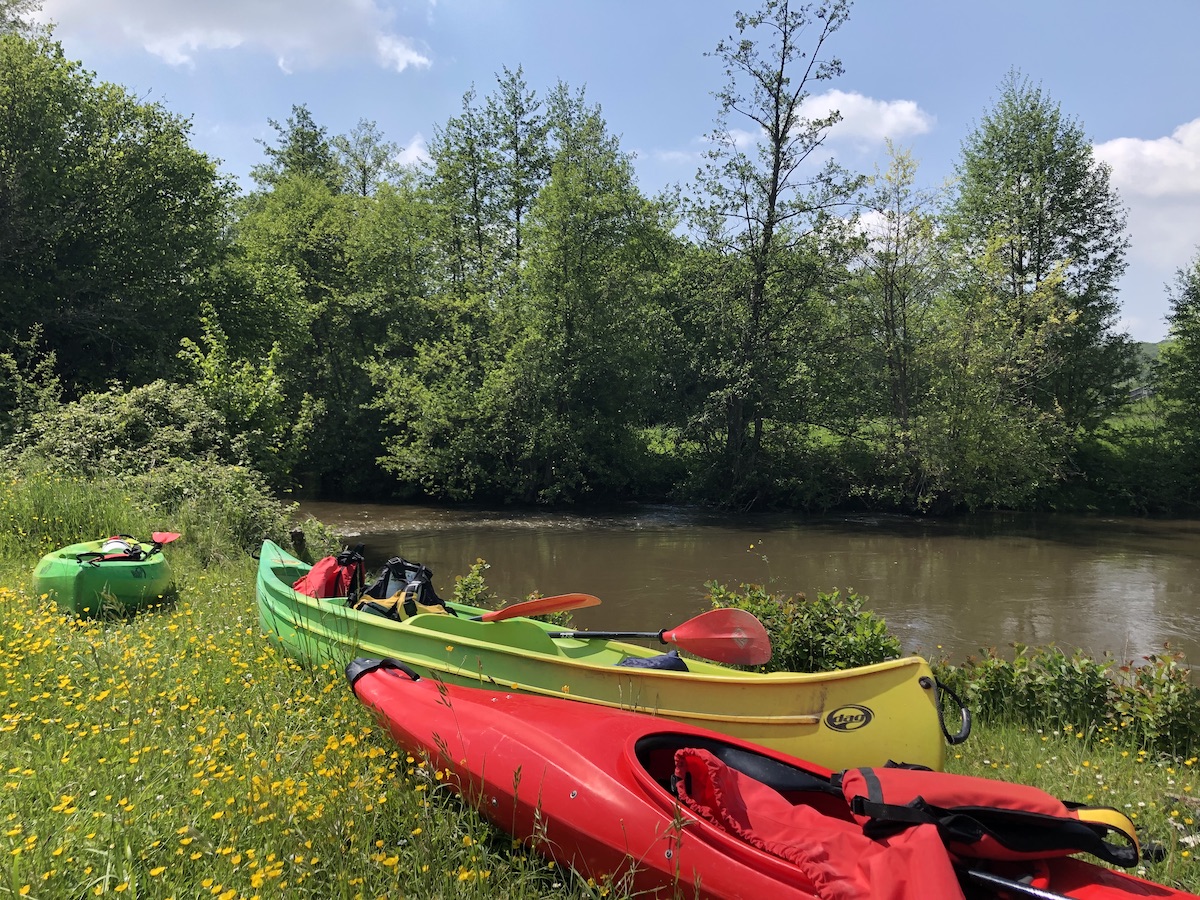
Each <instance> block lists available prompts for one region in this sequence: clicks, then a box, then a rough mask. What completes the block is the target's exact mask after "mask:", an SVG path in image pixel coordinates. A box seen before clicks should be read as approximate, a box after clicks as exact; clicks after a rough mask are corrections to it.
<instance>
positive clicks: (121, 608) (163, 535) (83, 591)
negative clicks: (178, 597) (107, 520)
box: [33, 532, 179, 617]
mask: <svg viewBox="0 0 1200 900" xmlns="http://www.w3.org/2000/svg"><path fill="white" fill-rule="evenodd" d="M178 537H179V535H178V534H175V533H173V532H155V533H154V535H153V538H152V540H150V541H139V540H137V539H136V538H133V537H130V536H129V535H123V534H122V535H114V536H113V537H109V538H102V539H100V540H95V541H84V542H83V543H80V544H71V545H69V546H67V547H61V548H59V549H58V550H54V551H53V552H51V553H47V554H46V555H45V556H43V557H42V558H41V560H40V561H39V562H38V564H37V566H36V567H35V568H34V570H33V590H34V591H35V593H37V594H38V595H41V596H48V597H50V598H52V599H53V600H54V601H55V602H56V603H57V604H58V605H59V606H60V607H61V608H62V609H64V610H66V611H67V612H71V613H74V614H75V615H77V616H84V617H86V616H96V615H99V614H100V613H101V612H105V611H108V612H126V611H132V610H136V609H141V608H143V607H145V606H149V605H150V604H152V603H158V602H162V601H163V600H166V599H170V598H171V597H173V596H174V594H175V576H174V575H173V574H172V573H171V566H170V564H169V563H168V562H167V559H166V557H165V556H163V552H162V548H163V545H164V544H167V543H169V542H171V541H173V540H175V539H176V538H178Z"/></svg>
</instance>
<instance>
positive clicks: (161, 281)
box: [0, 33, 232, 395]
mask: <svg viewBox="0 0 1200 900" xmlns="http://www.w3.org/2000/svg"><path fill="white" fill-rule="evenodd" d="M0 109H3V110H4V113H3V115H0V352H3V351H4V350H5V349H6V348H9V347H10V346H11V344H10V343H9V342H10V341H11V340H13V339H14V337H17V336H24V335H27V334H29V333H30V330H31V328H32V327H33V326H35V325H37V326H40V327H41V334H42V339H43V341H44V343H45V346H46V347H48V348H49V349H51V350H52V351H53V352H54V353H55V355H56V361H57V367H58V369H57V371H58V374H59V375H60V376H61V378H62V380H63V386H64V388H65V389H66V391H67V393H68V394H69V395H70V394H71V393H72V392H75V393H77V392H78V391H81V390H84V389H87V388H90V387H99V386H101V385H104V384H106V383H108V382H109V381H111V380H114V379H116V380H122V381H130V382H137V381H145V380H149V379H150V378H153V377H156V376H160V375H162V374H163V373H167V372H170V371H171V370H172V366H173V364H174V362H175V353H176V351H177V350H178V347H179V340H180V338H181V337H183V336H185V335H189V334H191V335H196V334H198V332H199V318H200V316H199V312H200V302H201V300H202V298H203V297H204V295H205V293H206V291H207V288H206V282H207V273H208V271H209V269H210V267H211V266H212V265H213V264H214V263H215V262H216V260H217V259H218V256H219V251H220V244H219V235H220V233H221V228H222V226H223V224H224V216H225V211H226V209H227V206H228V201H229V197H230V196H231V192H232V185H231V184H230V183H229V182H228V180H226V179H223V178H221V177H220V176H219V175H218V173H217V170H216V166H215V164H214V162H213V161H212V160H210V159H209V158H208V157H206V156H205V155H204V154H202V153H200V152H198V151H196V150H194V149H193V148H192V147H191V145H190V143H189V139H190V136H191V135H190V125H189V123H188V122H187V121H186V120H185V119H182V118H180V117H179V116H176V115H174V114H172V113H170V112H168V111H167V110H166V109H165V108H163V107H162V106H160V105H158V104H146V103H141V102H139V101H137V100H136V99H135V98H134V97H133V96H132V95H131V94H130V93H129V92H127V91H126V90H124V89H123V88H120V87H118V86H115V85H111V84H105V83H102V82H98V81H97V80H96V79H95V76H94V75H93V74H92V73H90V72H87V71H85V70H84V69H83V68H82V67H81V66H80V65H79V64H78V63H75V62H71V61H69V60H67V59H66V58H65V57H64V55H63V51H62V48H61V46H60V45H59V44H58V43H57V42H55V41H52V40H50V39H49V38H48V37H47V36H45V35H39V36H33V37H28V38H27V37H23V36H21V35H18V34H14V33H9V34H3V35H0Z"/></svg>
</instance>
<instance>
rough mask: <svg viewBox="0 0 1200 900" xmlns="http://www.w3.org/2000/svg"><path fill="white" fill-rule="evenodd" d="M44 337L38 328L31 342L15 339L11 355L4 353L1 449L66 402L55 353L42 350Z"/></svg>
mask: <svg viewBox="0 0 1200 900" xmlns="http://www.w3.org/2000/svg"><path fill="white" fill-rule="evenodd" d="M40 338H41V328H40V327H37V326H35V327H34V329H33V332H32V334H31V335H30V337H29V340H27V341H20V340H14V341H13V349H12V351H11V352H0V447H3V446H4V445H5V444H7V443H8V442H9V441H11V440H12V439H13V438H14V437H15V436H16V435H17V434H18V433H20V432H21V431H23V430H24V429H27V428H29V427H30V425H32V423H33V419H34V416H36V415H38V414H40V413H44V412H48V411H49V410H52V409H53V408H54V407H55V406H56V405H57V404H58V403H59V401H60V400H61V399H62V387H61V385H60V383H59V379H58V376H57V375H55V374H54V370H55V364H56V358H55V355H54V352H53V351H46V350H42V349H41V348H39V346H38V344H39V342H40Z"/></svg>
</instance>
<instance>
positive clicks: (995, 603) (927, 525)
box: [300, 502, 1200, 664]
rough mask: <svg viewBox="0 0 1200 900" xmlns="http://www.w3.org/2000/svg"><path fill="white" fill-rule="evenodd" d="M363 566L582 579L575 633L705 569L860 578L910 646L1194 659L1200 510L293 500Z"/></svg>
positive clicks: (800, 578) (626, 622)
mask: <svg viewBox="0 0 1200 900" xmlns="http://www.w3.org/2000/svg"><path fill="white" fill-rule="evenodd" d="M300 513H301V515H302V516H304V517H307V516H314V517H316V518H318V519H320V520H321V521H323V522H325V523H326V524H328V525H330V526H331V527H333V528H335V529H336V530H337V531H338V532H339V534H341V535H342V536H343V537H344V539H345V541H346V543H348V544H351V545H353V544H356V543H360V542H361V543H363V544H365V545H366V558H367V565H368V570H369V571H375V570H377V569H378V567H379V565H381V564H382V563H383V562H384V561H385V560H386V559H387V558H388V557H390V556H396V555H400V556H403V557H405V558H406V559H409V560H412V561H415V562H421V563H424V564H425V565H427V566H429V567H430V568H431V569H432V570H433V573H434V585H435V587H436V588H437V590H438V593H439V594H441V596H443V597H448V596H450V594H451V592H452V590H453V586H454V579H455V576H457V575H461V574H465V573H466V572H467V571H468V569H469V568H470V566H471V564H472V563H473V562H475V560H477V559H481V558H482V559H484V560H486V561H487V563H488V564H489V566H490V568H489V569H488V570H487V573H486V580H487V583H488V585H489V586H490V587H491V588H492V589H493V590H494V591H496V592H497V593H498V594H499V595H500V596H501V597H504V598H506V599H508V600H510V601H512V600H519V599H523V598H524V597H525V595H527V594H528V593H530V592H531V591H540V592H541V593H542V594H544V595H551V594H561V593H568V592H571V591H582V592H586V593H589V594H595V595H597V596H598V597H600V599H601V601H602V603H601V605H600V606H597V607H593V608H591V609H584V610H579V611H576V612H575V613H574V614H573V615H574V625H575V627H578V628H589V629H593V630H614V631H657V630H659V629H660V628H667V627H671V626H673V625H678V624H679V623H680V622H682V621H684V620H685V619H687V618H689V617H691V616H694V615H697V614H699V613H701V612H704V611H705V610H706V609H708V608H709V607H708V604H707V601H706V590H705V587H704V584H705V582H707V581H712V580H715V581H718V582H721V583H723V584H726V585H728V586H730V587H734V586H737V585H740V584H742V583H747V582H749V583H757V584H764V585H767V586H768V587H769V588H770V589H771V590H773V591H776V592H780V593H785V592H786V593H804V594H806V595H807V596H809V597H815V596H816V594H817V592H818V591H822V592H829V591H832V590H834V589H835V588H836V589H841V590H842V591H843V593H844V592H845V591H846V590H847V589H853V590H855V591H857V592H858V593H859V594H861V595H864V596H865V597H866V598H867V601H866V603H865V606H866V607H867V608H869V609H871V610H873V611H874V612H876V613H877V614H879V615H881V616H882V617H883V618H884V619H885V620H886V621H887V624H888V626H889V628H890V629H891V631H892V633H894V634H895V635H896V636H897V637H899V638H900V640H901V643H902V644H903V646H904V649H905V651H907V652H914V653H920V654H922V655H925V656H927V657H931V658H937V659H942V658H945V659H948V660H949V661H951V662H956V661H961V660H963V659H965V658H966V657H967V656H969V655H974V654H977V653H978V652H979V650H980V649H981V648H985V647H996V648H998V649H999V650H1001V651H1002V652H1005V653H1010V652H1011V646H1012V644H1013V643H1014V642H1015V643H1022V644H1027V645H1032V646H1041V645H1045V644H1050V643H1055V644H1057V645H1059V646H1060V647H1063V648H1066V649H1081V650H1083V651H1085V652H1087V653H1090V654H1092V655H1094V656H1100V655H1103V654H1106V653H1107V654H1111V655H1112V656H1114V657H1116V658H1117V659H1118V660H1119V661H1122V662H1125V661H1130V660H1136V659H1138V658H1139V657H1141V656H1144V655H1146V654H1149V653H1157V652H1161V651H1162V650H1163V649H1164V647H1166V646H1169V647H1171V648H1173V649H1178V650H1182V651H1183V652H1184V653H1185V654H1186V658H1187V661H1188V662H1189V663H1193V664H1195V663H1196V662H1197V660H1200V521H1179V520H1175V521H1150V520H1144V519H1123V518H1120V519H1119V518H1104V519H1084V518H1072V517H1065V516H1049V517H1037V518H1031V517H1024V516H994V517H973V518H970V519H966V520H955V521H942V520H934V521H931V520H927V519H913V518H905V517H900V516H882V517H881V516H870V515H848V516H830V517H819V518H796V517H794V516H793V517H763V516H756V517H748V518H731V517H729V516H724V515H717V514H713V513H709V512H699V511H695V510H688V509H680V508H676V507H666V506H663V507H638V508H636V509H634V510H629V511H621V512H615V513H612V514H571V513H545V512H536V511H535V512H520V513H514V512H512V511H493V510H478V509H475V510H463V509H444V508H436V507H424V506H384V505H370V504H355V503H317V502H311V503H303V504H301V508H300Z"/></svg>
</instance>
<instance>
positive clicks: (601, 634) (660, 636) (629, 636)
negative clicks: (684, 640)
mask: <svg viewBox="0 0 1200 900" xmlns="http://www.w3.org/2000/svg"><path fill="white" fill-rule="evenodd" d="M666 633H667V629H665V628H664V629H662V630H661V631H552V632H550V637H552V638H580V639H582V640H585V641H586V640H591V639H592V638H600V639H601V640H606V641H608V640H646V641H659V642H661V643H663V644H666V643H668V641H667V639H666V637H665V635H666Z"/></svg>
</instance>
